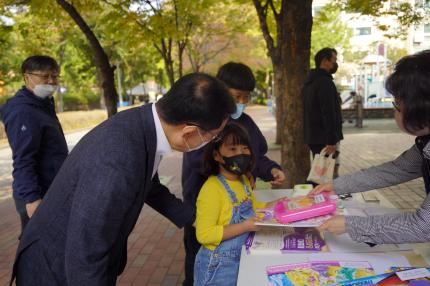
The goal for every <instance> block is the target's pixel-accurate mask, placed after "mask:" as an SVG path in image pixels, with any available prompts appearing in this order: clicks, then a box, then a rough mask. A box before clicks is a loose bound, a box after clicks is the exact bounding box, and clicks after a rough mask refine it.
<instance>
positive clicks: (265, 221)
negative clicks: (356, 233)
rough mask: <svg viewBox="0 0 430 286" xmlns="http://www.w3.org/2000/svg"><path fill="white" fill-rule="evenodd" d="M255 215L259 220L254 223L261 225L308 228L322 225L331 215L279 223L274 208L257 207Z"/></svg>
mask: <svg viewBox="0 0 430 286" xmlns="http://www.w3.org/2000/svg"><path fill="white" fill-rule="evenodd" d="M255 214H256V216H257V217H258V218H259V220H260V221H258V222H256V223H255V224H256V225H263V226H282V227H294V228H299V227H302V228H308V227H318V226H320V225H322V224H323V223H324V222H325V221H326V220H328V219H329V218H331V217H332V215H325V216H318V217H313V218H309V219H305V220H300V221H295V222H291V223H281V222H279V221H278V220H277V219H276V218H275V210H274V209H273V208H258V209H256V210H255Z"/></svg>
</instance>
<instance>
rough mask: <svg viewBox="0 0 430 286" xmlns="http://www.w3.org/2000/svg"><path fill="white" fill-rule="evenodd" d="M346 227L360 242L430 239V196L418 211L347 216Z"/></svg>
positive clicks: (411, 241) (427, 240)
mask: <svg viewBox="0 0 430 286" xmlns="http://www.w3.org/2000/svg"><path fill="white" fill-rule="evenodd" d="M346 229H347V232H348V233H349V235H350V236H351V238H352V239H353V240H355V241H358V242H370V243H376V244H383V243H417V242H429V241H430V197H429V196H427V197H426V199H425V200H424V202H423V204H422V205H421V207H420V208H419V209H418V210H417V211H416V212H409V213H399V214H394V215H393V214H389V215H381V216H369V217H357V216H346Z"/></svg>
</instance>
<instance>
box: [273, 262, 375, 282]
mask: <svg viewBox="0 0 430 286" xmlns="http://www.w3.org/2000/svg"><path fill="white" fill-rule="evenodd" d="M266 270H267V275H268V279H269V282H270V283H271V285H273V286H320V285H328V284H335V283H338V282H341V281H345V280H353V279H358V278H362V277H368V276H371V275H375V272H374V270H373V268H372V266H371V265H370V264H369V263H368V262H365V261H314V262H306V263H296V264H285V265H278V266H270V267H267V269H266Z"/></svg>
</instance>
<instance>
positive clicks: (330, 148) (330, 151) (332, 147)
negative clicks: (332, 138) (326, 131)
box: [323, 145, 336, 155]
mask: <svg viewBox="0 0 430 286" xmlns="http://www.w3.org/2000/svg"><path fill="white" fill-rule="evenodd" d="M323 151H325V153H326V154H327V155H332V154H334V153H335V152H336V145H327V146H325V148H324V149H323Z"/></svg>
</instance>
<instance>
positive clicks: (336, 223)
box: [318, 215, 346, 234]
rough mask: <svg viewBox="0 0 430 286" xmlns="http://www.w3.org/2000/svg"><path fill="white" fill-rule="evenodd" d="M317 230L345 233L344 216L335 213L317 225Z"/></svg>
mask: <svg viewBox="0 0 430 286" xmlns="http://www.w3.org/2000/svg"><path fill="white" fill-rule="evenodd" d="M318 230H319V231H321V232H323V231H328V232H331V233H334V234H342V233H345V232H346V222H345V216H343V215H337V216H334V217H332V218H331V219H329V220H327V221H326V222H325V223H323V224H322V225H321V226H320V227H318Z"/></svg>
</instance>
